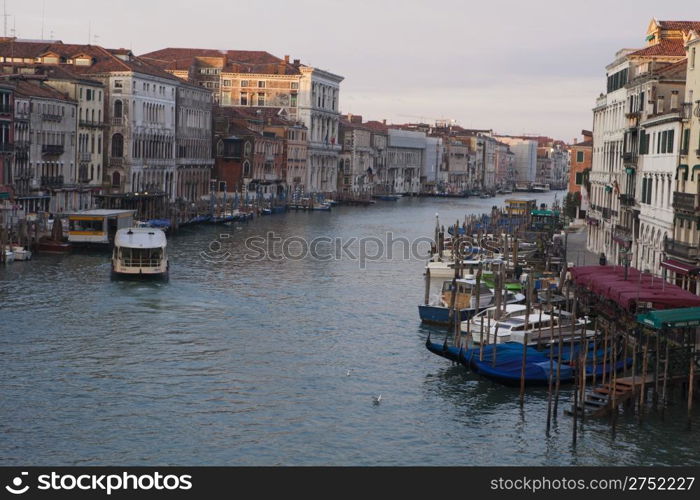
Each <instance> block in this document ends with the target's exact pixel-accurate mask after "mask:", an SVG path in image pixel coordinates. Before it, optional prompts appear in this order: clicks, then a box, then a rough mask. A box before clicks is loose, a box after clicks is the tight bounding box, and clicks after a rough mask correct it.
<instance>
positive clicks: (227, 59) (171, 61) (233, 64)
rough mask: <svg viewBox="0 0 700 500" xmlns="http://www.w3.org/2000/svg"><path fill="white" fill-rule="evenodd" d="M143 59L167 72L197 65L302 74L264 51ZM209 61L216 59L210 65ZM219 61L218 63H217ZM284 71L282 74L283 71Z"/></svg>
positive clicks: (164, 52) (188, 52)
mask: <svg viewBox="0 0 700 500" xmlns="http://www.w3.org/2000/svg"><path fill="white" fill-rule="evenodd" d="M140 57H142V58H144V59H146V60H147V61H149V62H151V63H152V64H155V65H157V66H159V67H160V68H163V69H169V70H175V69H189V68H190V67H191V66H193V65H194V64H195V63H197V64H199V65H204V66H206V65H209V66H213V67H219V68H222V71H224V72H228V73H259V74H286V75H297V74H300V72H299V68H297V67H296V66H294V65H293V64H290V63H288V62H287V61H285V60H284V59H280V58H278V57H276V56H273V55H272V54H270V53H269V52H265V51H262V50H216V49H192V48H174V47H169V48H165V49H160V50H156V51H154V52H149V53H147V54H142V55H141V56H140ZM207 59H212V60H211V61H207ZM216 59H218V61H216ZM280 70H282V71H280Z"/></svg>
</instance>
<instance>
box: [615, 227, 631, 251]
mask: <svg viewBox="0 0 700 500" xmlns="http://www.w3.org/2000/svg"><path fill="white" fill-rule="evenodd" d="M612 239H613V241H616V242H617V243H619V244H620V245H622V246H624V247H626V248H629V247H630V246H631V244H632V241H633V238H632V230H631V229H629V228H626V227H624V226H621V225H620V224H615V229H614V230H613V234H612Z"/></svg>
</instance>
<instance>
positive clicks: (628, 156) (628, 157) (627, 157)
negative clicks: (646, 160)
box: [622, 152, 638, 165]
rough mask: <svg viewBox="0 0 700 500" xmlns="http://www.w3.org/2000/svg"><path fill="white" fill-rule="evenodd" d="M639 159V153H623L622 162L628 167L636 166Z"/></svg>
mask: <svg viewBox="0 0 700 500" xmlns="http://www.w3.org/2000/svg"><path fill="white" fill-rule="evenodd" d="M637 158H638V156H637V153H632V152H627V153H622V161H623V162H624V163H626V164H628V165H636V164H637Z"/></svg>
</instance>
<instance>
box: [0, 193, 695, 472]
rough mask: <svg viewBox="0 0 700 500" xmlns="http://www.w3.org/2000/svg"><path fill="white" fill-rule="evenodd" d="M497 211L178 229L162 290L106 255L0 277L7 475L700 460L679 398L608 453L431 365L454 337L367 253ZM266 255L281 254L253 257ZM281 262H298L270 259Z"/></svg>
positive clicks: (394, 272) (600, 427) (342, 214)
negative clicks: (426, 319)
mask: <svg viewBox="0 0 700 500" xmlns="http://www.w3.org/2000/svg"><path fill="white" fill-rule="evenodd" d="M559 196H560V197H561V194H559ZM553 197H554V194H553V193H551V194H547V195H544V196H543V197H542V200H541V201H551V200H552V199H553ZM502 200H503V197H499V198H495V199H493V198H492V199H487V200H479V199H467V200H464V199H407V198H404V199H401V200H399V201H398V202H395V203H392V202H378V203H377V204H376V205H375V206H372V207H367V208H358V207H337V208H335V209H334V210H333V211H332V212H330V213H325V212H315V213H289V214H284V215H275V216H270V217H263V218H259V219H257V220H255V221H253V222H251V223H248V224H245V223H244V224H237V225H234V226H230V227H229V226H200V227H193V228H186V229H183V230H182V231H181V232H180V233H179V234H177V235H175V236H173V237H171V238H170V239H169V252H170V258H171V274H170V280H169V282H138V281H112V280H110V262H109V255H107V254H100V253H76V254H72V255H67V256H44V255H41V256H39V257H37V258H36V259H35V260H32V261H31V262H15V263H13V264H11V265H9V266H8V267H7V268H5V269H1V268H0V300H1V302H0V332H1V333H0V382H1V384H2V402H1V403H0V464H2V465H11V464H12V465H19V464H25V465H58V464H60V465H72V464H75V465H125V464H126V465H155V464H158V465H572V464H582V465H583V464H586V465H618V464H619V465H624V464H627V465H652V464H666V465H673V464H698V463H700V459H699V457H698V449H700V434H699V433H698V432H697V431H695V432H688V431H686V430H685V412H684V407H685V404H684V403H685V402H684V401H681V400H679V399H676V402H675V405H674V406H673V407H672V408H671V409H670V411H668V412H667V413H666V418H665V420H663V421H662V420H661V418H660V417H659V416H657V415H654V414H651V415H649V416H648V417H647V418H646V419H645V420H644V422H643V423H642V424H641V425H640V424H639V422H638V421H637V420H635V419H633V418H632V417H625V416H623V417H621V418H620V419H619V420H618V425H617V433H616V435H615V436H614V438H613V436H612V433H611V432H610V426H609V425H608V423H607V421H605V420H603V421H598V420H596V421H588V422H586V424H585V427H584V430H583V432H582V433H580V434H579V440H578V445H577V447H576V448H575V449H574V448H572V446H571V419H570V418H569V417H567V416H564V415H563V414H561V413H560V415H559V416H558V419H557V421H556V423H555V424H554V427H553V431H552V433H551V435H550V437H549V438H547V437H546V436H545V418H546V391H545V390H543V389H533V390H530V391H528V393H527V396H526V401H525V405H524V408H523V409H522V410H521V409H520V407H519V403H518V391H517V389H513V388H507V387H503V386H500V385H498V384H495V383H493V382H490V381H488V380H484V379H481V378H479V377H478V376H476V375H474V374H470V373H467V372H466V371H465V370H464V369H463V368H462V367H460V366H451V365H450V363H449V362H447V361H446V360H444V359H442V358H439V357H437V356H435V355H433V354H431V353H429V352H428V351H427V350H426V349H425V347H424V342H425V339H426V337H427V335H428V333H429V332H430V331H432V332H433V336H434V338H441V335H443V334H442V333H441V331H440V330H431V329H429V328H427V327H423V326H421V324H420V322H419V320H418V311H417V307H416V306H417V305H418V304H419V303H420V302H421V300H422V298H423V294H424V286H423V277H422V268H423V266H424V260H423V259H422V258H421V257H420V255H408V258H404V257H405V256H404V255H403V251H402V246H401V243H396V244H395V246H394V248H393V249H394V254H393V255H392V256H391V257H389V256H388V255H387V252H386V251H385V252H384V253H383V255H382V256H380V257H375V256H376V255H377V253H378V252H377V246H378V245H377V241H376V240H368V239H367V238H377V237H378V238H379V239H380V240H386V238H387V237H388V236H387V234H391V237H392V238H394V239H395V240H396V239H398V238H406V239H407V240H408V241H415V240H416V239H417V238H421V237H429V236H432V234H433V227H434V223H435V213H436V212H438V213H439V214H440V218H441V221H442V222H443V223H445V224H449V223H454V221H456V220H457V219H458V218H460V219H462V218H463V217H464V215H465V214H472V213H474V214H478V213H482V212H484V211H488V209H489V208H490V207H491V205H493V204H495V203H498V204H500V203H502ZM268 233H272V234H273V235H274V236H273V237H274V238H277V237H279V238H282V239H283V242H284V245H282V242H279V241H276V240H275V241H273V240H272V239H271V238H269V236H268ZM255 237H258V239H257V240H256V239H252V240H251V238H255ZM319 238H321V239H319ZM324 238H325V239H324ZM336 238H339V240H338V241H339V242H340V245H338V246H336V241H335V239H336ZM362 238H364V240H361V241H362V242H360V239H362ZM355 239H357V240H355ZM263 240H267V241H269V242H270V244H271V245H272V246H271V247H270V248H271V249H272V250H273V252H272V253H271V254H269V255H268V256H267V257H268V258H265V259H259V258H257V257H259V256H260V254H261V251H260V250H259V248H266V245H267V244H268V243H264V244H262V245H261V241H263ZM246 241H247V243H246ZM303 241H305V242H309V243H312V242H314V241H315V242H316V243H314V244H315V247H314V249H315V255H312V254H311V251H310V248H306V250H307V252H306V253H304V250H305V247H304V245H305V243H303ZM342 245H348V246H347V251H345V250H343V248H342ZM361 245H365V246H366V249H367V252H366V257H367V259H365V260H364V261H363V260H361V259H360V258H359V255H357V254H358V252H359V248H360V246H361ZM282 246H284V247H285V249H286V250H287V253H289V254H292V258H287V259H282V260H276V258H277V256H278V255H277V254H278V253H280V252H281V251H282V248H281V247H282ZM418 247H419V248H418V249H416V251H421V250H420V248H422V252H423V253H424V252H425V248H424V247H425V245H423V246H422V247H421V245H418ZM251 249H253V250H252V251H251ZM255 249H257V250H255ZM353 250H355V253H354V254H353ZM336 253H337V254H338V258H336V255H335V254H336ZM414 253H415V252H414ZM295 257H296V258H295ZM329 257H331V258H329ZM380 394H381V403H380V404H379V405H375V404H373V399H374V398H375V397H377V396H378V395H380ZM569 397H570V390H569V388H566V389H565V390H564V393H563V399H562V403H561V405H560V412H561V409H562V408H563V407H565V406H566V403H567V401H568V399H569ZM698 420H699V419H698V418H697V415H696V417H695V422H694V423H695V426H696V428H697V426H700V422H699V421H698Z"/></svg>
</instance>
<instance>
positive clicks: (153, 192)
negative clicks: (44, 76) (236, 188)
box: [0, 38, 212, 208]
mask: <svg viewBox="0 0 700 500" xmlns="http://www.w3.org/2000/svg"><path fill="white" fill-rule="evenodd" d="M0 62H1V63H5V64H11V65H13V66H19V65H22V66H27V65H42V66H53V67H56V68H61V69H63V70H66V71H69V72H71V73H75V74H78V75H80V76H81V77H87V78H88V79H92V80H97V81H99V82H100V83H101V84H102V86H103V90H104V94H103V96H104V109H103V110H102V112H103V119H104V123H105V127H104V129H103V141H102V147H103V153H102V155H103V158H104V161H103V163H102V168H101V171H102V188H103V194H102V195H101V203H102V204H103V205H104V206H105V208H108V207H110V206H116V205H119V204H120V203H122V201H124V200H125V198H130V197H131V195H132V193H136V192H138V193H140V194H141V195H142V196H143V195H145V193H146V192H150V195H149V196H151V197H157V198H160V199H164V200H170V201H174V200H175V199H176V198H178V197H181V198H182V197H186V198H187V199H190V200H192V201H194V199H196V198H198V197H200V196H202V195H204V194H206V193H207V192H208V191H209V176H210V169H211V163H212V162H211V159H210V158H207V156H208V154H207V147H208V145H209V144H210V141H209V140H208V139H207V140H206V141H204V139H203V136H204V135H206V134H207V132H206V127H207V125H206V123H208V122H209V119H208V118H207V113H210V111H209V106H210V99H211V98H210V97H209V93H208V91H207V90H206V89H204V88H200V87H195V86H193V85H188V84H186V83H184V82H182V81H181V80H180V79H178V78H176V77H175V76H173V75H171V74H170V73H168V72H166V71H163V70H162V69H160V68H158V67H157V66H155V65H152V64H149V63H148V62H146V61H144V60H143V59H140V58H138V57H136V56H134V55H133V53H131V51H129V50H126V49H105V48H102V47H99V46H95V45H78V44H64V43H62V42H53V41H21V40H17V39H14V38H4V39H1V40H0ZM57 71H59V70H54V73H55V72H57ZM79 89H80V87H77V90H78V92H79ZM178 89H181V90H182V91H181V92H180V94H179V97H178V94H177V92H178ZM84 90H86V89H85V88H84ZM99 92H100V90H99V89H98V101H99V95H100V94H99ZM178 99H179V100H180V103H181V105H182V106H183V109H185V108H186V110H185V111H183V113H182V114H181V115H180V116H181V119H182V121H181V122H180V123H181V125H182V126H181V127H180V135H179V139H178V121H177V120H178V113H177V111H176V107H177V105H178ZM85 100H86V103H85V105H84V109H85V110H86V111H87V112H88V113H89V116H88V118H87V119H86V117H85V115H83V124H84V126H86V127H90V126H91V124H92V123H97V122H99V120H98V118H97V115H96V116H95V120H94V122H93V121H92V111H93V109H90V105H89V104H88V103H87V99H85ZM94 106H95V108H96V107H97V106H98V103H95V104H94ZM94 111H96V112H97V111H98V110H97V109H94ZM196 123H199V124H201V127H202V128H204V130H203V131H202V130H196V127H197V125H196ZM86 135H87V136H88V139H87V140H88V143H90V151H89V152H90V157H91V159H95V158H93V155H99V153H97V152H95V153H93V152H92V145H91V144H92V143H91V140H92V139H91V138H90V134H87V133H86ZM95 135H96V134H92V137H94V136H95ZM96 150H97V147H96ZM79 151H80V152H82V153H86V151H81V150H79ZM178 155H182V157H180V158H177V156H178ZM86 157H87V155H86ZM178 160H179V161H178ZM95 167H96V168H97V165H96V166H95ZM179 174H182V179H179V178H178V176H179ZM95 177H98V176H97V175H95ZM98 178H99V177H98ZM93 179H94V178H93ZM120 200H121V201H120Z"/></svg>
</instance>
